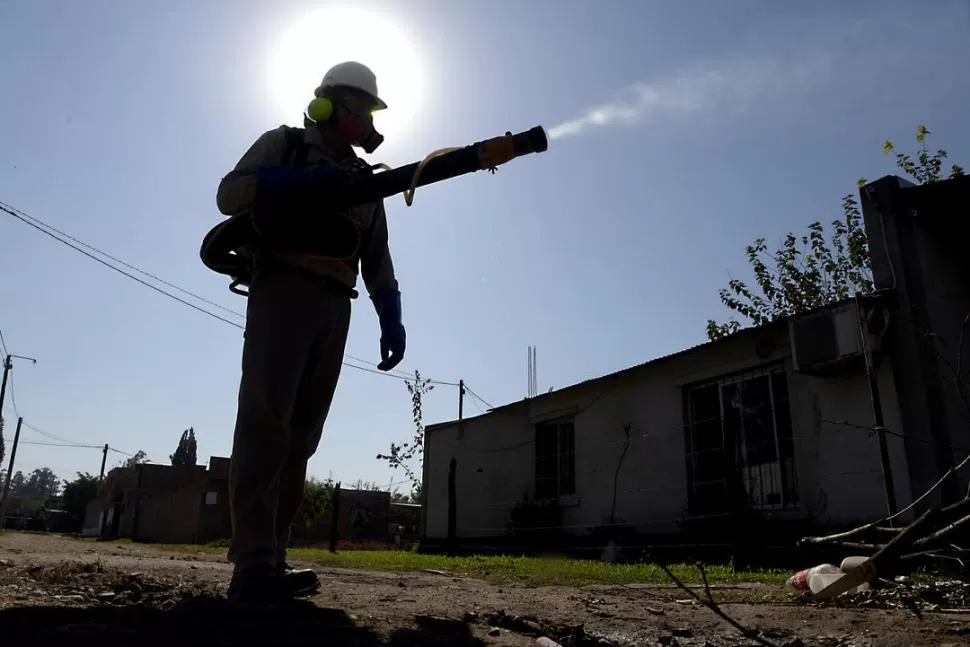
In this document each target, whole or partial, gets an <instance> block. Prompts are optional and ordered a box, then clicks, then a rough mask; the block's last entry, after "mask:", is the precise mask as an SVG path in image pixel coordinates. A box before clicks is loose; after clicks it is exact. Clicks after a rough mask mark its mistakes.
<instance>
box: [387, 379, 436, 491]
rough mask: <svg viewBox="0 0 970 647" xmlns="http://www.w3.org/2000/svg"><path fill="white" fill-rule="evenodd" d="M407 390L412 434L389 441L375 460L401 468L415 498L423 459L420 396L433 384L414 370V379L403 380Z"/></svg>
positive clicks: (419, 484) (429, 389) (430, 388)
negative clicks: (414, 463)
mask: <svg viewBox="0 0 970 647" xmlns="http://www.w3.org/2000/svg"><path fill="white" fill-rule="evenodd" d="M405 384H406V385H407V388H408V392H409V393H410V394H411V417H412V419H413V421H414V434H413V436H412V437H411V439H410V440H409V441H407V442H405V443H402V444H400V445H399V444H397V443H391V447H390V451H389V453H388V454H378V455H377V460H383V461H387V463H388V465H390V467H391V469H392V470H397V469H399V468H400V469H402V470H404V473H405V475H406V476H407V478H408V480H409V481H410V482H411V496H412V498H413V499H417V498H418V497H419V496H420V493H421V485H422V483H421V472H422V462H423V460H424V422H423V420H422V411H421V402H422V398H423V397H424V396H425V395H427V394H428V393H430V392H431V391H432V390H433V389H434V384H432V383H431V381H430V380H429V379H427V378H422V377H421V373H420V372H419V371H414V381H413V382H412V381H411V380H405ZM415 459H417V461H418V466H417V467H416V468H412V466H411V463H412V461H414V460H415Z"/></svg>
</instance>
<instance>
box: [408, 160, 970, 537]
mask: <svg viewBox="0 0 970 647" xmlns="http://www.w3.org/2000/svg"><path fill="white" fill-rule="evenodd" d="M967 180H968V178H961V179H960V180H951V181H948V182H941V183H939V184H938V185H934V186H926V187H912V186H908V185H906V183H904V182H903V181H901V180H899V178H883V179H882V180H879V181H877V182H874V183H871V184H869V185H866V186H865V187H863V188H862V190H861V195H862V206H863V213H864V218H865V225H866V228H867V232H868V234H869V240H870V248H871V254H872V262H873V272H874V278H875V283H876V288H877V292H876V294H875V295H871V296H868V297H866V298H860V299H848V300H845V301H841V302H839V303H835V304H831V305H829V306H827V307H824V308H820V309H818V310H816V311H813V312H809V313H805V314H802V315H799V316H796V317H792V318H788V319H780V320H777V321H775V322H773V323H771V324H768V325H765V326H761V327H757V328H752V329H748V330H744V331H741V332H739V333H737V334H734V335H732V336H730V337H728V338H726V339H722V340H719V341H716V342H711V343H706V344H702V345H700V346H696V347H694V348H690V349H687V350H684V351H681V352H678V353H675V354H672V355H669V356H666V357H662V358H659V359H655V360H652V361H649V362H646V363H644V364H639V365H637V366H633V367H631V368H628V369H625V370H622V371H618V372H616V373H613V374H610V375H606V376H603V377H599V378H595V379H591V380H588V381H586V382H582V383H580V384H576V385H573V386H570V387H567V388H563V389H560V390H558V391H552V392H550V393H548V394H543V395H539V396H536V397H532V398H527V399H525V400H522V401H519V402H513V403H511V404H507V405H504V406H500V407H497V408H494V409H492V410H491V411H489V412H488V413H486V414H484V415H480V416H477V417H474V418H467V419H464V420H455V421H450V422H445V423H441V424H433V425H428V427H427V428H426V434H425V451H424V489H425V492H426V496H427V499H426V510H425V515H424V519H423V540H422V544H423V545H431V544H434V543H435V542H440V541H445V540H449V539H450V540H451V541H452V542H458V543H462V542H464V543H470V544H478V545H488V544H490V543H495V544H498V543H501V542H502V541H508V540H510V538H512V539H516V538H523V537H527V536H536V535H537V533H539V531H541V530H543V529H545V530H546V531H548V532H546V533H545V534H541V533H539V534H540V536H543V537H545V538H546V539H548V537H549V536H558V537H561V538H566V542H567V543H568V542H570V541H572V542H579V541H581V540H582V539H583V538H595V537H597V536H600V537H602V536H604V535H605V536H607V537H616V536H618V535H620V534H627V535H638V536H645V535H649V536H651V537H654V538H656V537H664V536H666V537H670V538H677V537H684V536H686V535H694V534H700V535H702V536H703V539H704V541H716V540H717V539H719V538H721V539H723V538H726V537H730V536H731V535H732V534H734V533H736V532H737V531H738V523H739V521H738V520H739V519H741V518H744V519H757V520H758V521H759V523H760V522H768V523H770V524H772V525H773V527H778V528H781V527H783V526H789V527H804V526H824V525H845V524H850V523H856V522H863V521H869V520H873V519H878V518H879V517H881V516H882V515H884V514H886V513H887V511H888V510H890V509H893V510H899V509H901V508H902V507H903V506H906V505H907V504H909V503H910V502H912V501H913V500H914V499H915V498H916V497H917V496H919V495H920V494H922V493H923V492H924V491H925V490H926V489H928V488H929V487H930V486H931V485H933V483H934V482H936V481H937V480H939V479H940V478H941V477H942V476H943V475H944V474H945V473H946V472H947V470H948V469H949V468H950V467H951V466H953V465H954V464H955V463H956V462H957V461H958V460H962V459H963V458H964V457H965V456H966V451H964V452H963V453H960V452H958V451H956V450H955V447H960V446H963V447H970V424H968V422H970V416H968V413H970V409H968V405H967V401H966V400H965V399H962V397H961V394H960V393H958V391H959V389H958V388H957V387H956V386H955V385H956V383H957V382H956V381H955V380H954V379H953V378H954V375H953V367H957V366H961V365H962V367H964V368H963V371H964V372H966V370H967V368H970V357H963V358H962V362H961V361H960V360H959V359H958V353H964V352H965V351H964V348H965V347H966V345H970V342H963V343H961V340H962V339H963V338H964V335H963V333H964V332H966V330H965V329H966V328H967V327H968V322H970V315H968V314H967V313H970V286H968V279H970V272H968V271H967V269H968V267H967V266H968V264H970V256H968V255H967V254H966V253H965V252H964V249H963V248H965V246H966V241H967V240H968V238H967V237H966V236H963V235H962V234H958V233H957V232H962V231H965V229H966V224H965V223H966V222H967V219H966V218H965V217H964V216H965V215H967V214H966V213H965V212H966V211H967V210H968V206H970V183H968V181H967ZM958 212H959V213H958ZM958 216H959V217H958ZM883 227H884V229H883ZM918 322H922V324H920V323H918ZM920 325H923V328H922V329H921V328H920ZM927 330H932V331H933V334H934V335H937V337H935V338H933V337H930V336H928V335H927ZM968 336H970V335H968ZM934 342H936V343H934ZM934 346H937V348H934ZM943 347H945V348H947V349H949V353H951V355H952V357H949V358H946V359H947V360H948V361H947V362H944V361H941V360H940V358H939V355H940V352H941V350H940V349H941V348H943ZM957 349H959V351H958V350H957ZM866 350H868V351H869V352H870V353H871V358H872V379H871V380H870V379H869V376H868V374H867V370H866V362H865V361H864V357H865V351H866ZM968 352H970V351H968ZM948 364H949V368H948V366H947V365H948ZM962 378H963V382H967V381H968V380H967V379H966V376H965V375H964V376H962ZM947 384H949V385H950V386H949V388H947V387H946V385H947ZM964 388H965V387H964ZM963 395H965V394H963ZM968 472H970V470H967V471H964V473H962V474H960V476H959V479H951V480H950V482H949V483H948V485H947V488H948V490H946V489H944V488H940V489H939V490H938V491H936V492H935V493H934V495H933V496H931V497H928V498H927V499H926V502H927V503H931V502H939V501H947V500H954V497H957V496H960V495H959V494H958V493H959V492H965V491H966V490H967V480H968ZM947 492H949V494H947ZM739 515H742V516H739ZM744 515H746V516H744ZM911 515H912V512H910V513H907V515H905V517H910V516H911ZM745 523H746V522H745ZM550 533H551V535H550Z"/></svg>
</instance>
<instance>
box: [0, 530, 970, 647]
mask: <svg viewBox="0 0 970 647" xmlns="http://www.w3.org/2000/svg"><path fill="white" fill-rule="evenodd" d="M309 566H312V565H309ZM316 568H317V571H318V572H319V573H320V576H321V578H322V580H323V586H322V589H321V592H320V594H319V595H317V596H316V597H314V598H312V599H310V600H309V601H307V602H305V603H298V604H293V605H284V606H279V607H274V608H272V609H268V610H266V609H257V608H244V607H240V606H238V605H233V604H230V603H228V602H227V601H225V600H224V595H225V589H226V585H227V582H228V578H229V565H228V564H227V563H226V562H225V559H224V558H220V557H219V556H212V555H205V554H202V553H199V554H185V553H170V552H166V551H164V550H161V549H158V548H155V547H152V546H148V545H137V544H115V543H110V542H82V541H75V540H71V539H68V538H63V537H58V536H53V535H44V534H27V533H14V532H7V533H4V534H2V535H0V636H3V637H4V638H6V637H8V636H16V637H17V638H19V639H20V640H21V643H22V644H30V645H31V646H32V647H37V646H40V645H79V644H81V645H83V644H99V645H112V644H119V645H120V644H122V643H121V640H125V641H126V643H124V644H128V645H133V646H136V647H142V646H147V645H178V646H181V645H241V644H249V645H253V644H274V645H315V646H316V645H346V646H349V647H355V646H375V645H395V646H416V645H432V646H434V645H442V646H443V645H459V646H468V647H471V646H478V645H504V646H513V645H534V644H535V641H536V638H537V637H539V636H547V637H550V638H552V639H555V640H557V641H559V643H560V644H561V645H563V647H567V646H579V645H584V646H585V645H616V646H621V645H624V646H625V645H650V646H653V645H663V646H664V647H676V646H682V647H688V646H697V647H713V646H727V645H759V644H765V643H759V642H758V641H757V640H755V639H754V638H752V637H745V636H743V635H742V634H741V633H740V632H739V631H737V630H735V629H733V628H732V627H730V626H729V625H728V624H726V623H725V622H724V621H722V620H721V619H719V618H718V617H717V616H716V615H714V614H713V613H712V612H711V611H710V610H709V609H707V608H705V607H703V606H700V605H698V604H696V603H691V602H690V601H689V600H688V595H687V594H686V593H684V592H683V591H682V590H678V589H676V588H674V587H669V586H650V587H632V588H631V587H613V586H595V587H585V588H579V589H577V588H568V587H531V586H525V585H507V586H506V585H502V586H496V585H492V584H488V583H485V582H482V581H479V580H474V579H470V578H464V577H456V576H452V575H449V574H440V573H427V572H422V573H374V572H364V571H350V570H340V569H332V568H320V567H316ZM716 595H717V596H719V597H721V598H722V599H727V598H733V599H738V598H739V597H743V598H745V599H747V600H753V601H754V602H743V603H740V602H735V603H724V604H722V609H723V610H724V611H725V612H726V613H727V614H728V615H729V616H731V617H732V618H734V619H735V620H737V621H739V622H741V623H742V624H743V625H744V626H746V627H748V628H752V629H755V630H757V631H758V632H760V636H761V637H762V638H763V639H765V640H766V641H767V642H768V644H772V645H776V646H778V647H782V646H785V647H799V646H803V647H811V646H814V645H819V646H825V647H849V646H856V647H863V646H865V647H870V646H872V647H875V646H887V647H904V646H906V647H909V646H912V645H920V646H921V647H929V646H937V645H940V646H942V645H954V646H955V645H970V613H958V612H953V611H952V610H947V611H948V612H946V613H943V612H941V611H939V610H938V611H935V612H927V611H925V610H924V611H918V610H905V609H881V608H871V607H870V608H837V607H831V606H830V607H826V608H820V607H816V606H811V605H806V604H804V603H798V602H796V601H792V602H789V603H779V602H777V601H775V602H757V600H762V599H764V598H766V597H775V598H777V595H776V592H775V591H774V588H773V587H767V586H759V585H748V586H738V587H727V588H718V590H717V592H716Z"/></svg>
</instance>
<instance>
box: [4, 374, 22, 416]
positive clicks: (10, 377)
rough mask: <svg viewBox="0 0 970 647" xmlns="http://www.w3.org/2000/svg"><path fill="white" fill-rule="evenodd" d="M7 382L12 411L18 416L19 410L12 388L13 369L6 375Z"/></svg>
mask: <svg viewBox="0 0 970 647" xmlns="http://www.w3.org/2000/svg"><path fill="white" fill-rule="evenodd" d="M7 384H9V385H10V404H11V406H13V413H14V415H15V416H17V417H18V418H19V417H20V412H19V411H17V394H16V392H15V391H14V388H13V371H10V373H9V374H8V375H7Z"/></svg>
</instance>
